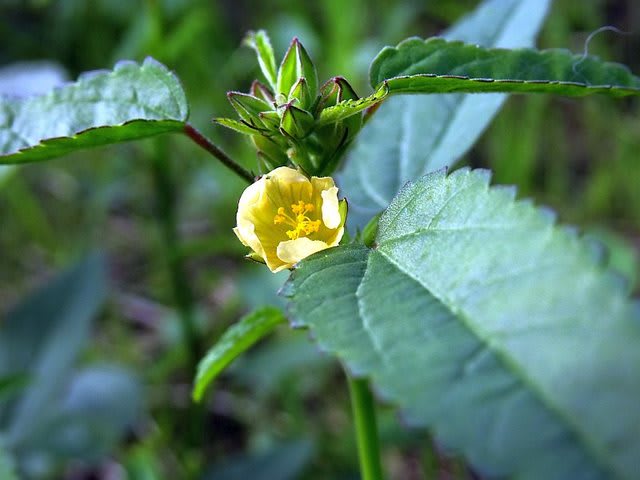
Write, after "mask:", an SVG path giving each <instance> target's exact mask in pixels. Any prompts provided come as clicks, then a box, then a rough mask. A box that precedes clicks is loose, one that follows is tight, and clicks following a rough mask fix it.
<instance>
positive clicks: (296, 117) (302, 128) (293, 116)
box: [280, 103, 315, 139]
mask: <svg viewBox="0 0 640 480" xmlns="http://www.w3.org/2000/svg"><path fill="white" fill-rule="evenodd" d="M314 121H315V119H314V118H313V115H311V114H310V113H309V112H307V111H305V110H302V109H300V108H297V107H294V106H293V105H291V104H290V103H288V104H287V105H285V107H284V110H283V113H282V120H281V122H280V129H281V130H284V131H285V132H286V133H287V134H289V135H291V136H292V137H294V138H297V139H301V138H304V137H306V136H307V135H308V134H309V132H310V131H311V129H312V128H313V123H314Z"/></svg>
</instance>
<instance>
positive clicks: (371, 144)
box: [338, 0, 549, 230]
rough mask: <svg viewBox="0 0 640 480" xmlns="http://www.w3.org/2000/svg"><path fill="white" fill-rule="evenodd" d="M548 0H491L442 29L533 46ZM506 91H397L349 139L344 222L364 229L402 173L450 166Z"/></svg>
mask: <svg viewBox="0 0 640 480" xmlns="http://www.w3.org/2000/svg"><path fill="white" fill-rule="evenodd" d="M548 7H549V1H548V0H490V1H485V2H483V3H482V4H481V5H480V6H479V7H478V8H477V9H476V10H475V11H474V12H473V13H471V14H470V15H469V16H467V17H466V18H464V19H463V20H462V21H460V22H458V23H457V24H456V25H454V26H453V27H452V28H451V29H450V30H448V31H447V32H446V33H445V37H446V38H447V39H449V40H461V41H464V42H467V43H474V44H479V45H484V46H487V47H503V48H517V47H530V46H533V43H534V39H535V36H536V33H537V32H538V29H539V28H540V26H541V25H542V21H543V19H544V17H545V14H546V12H547V10H548ZM506 98H507V96H506V95H505V94H499V93H493V94H483V95H465V94H442V95H397V96H392V97H391V98H388V99H387V100H385V101H384V103H383V104H382V105H381V106H380V108H379V109H378V110H377V112H376V113H375V114H374V115H373V116H372V117H371V118H370V120H369V121H368V122H367V124H366V125H365V126H364V128H363V129H362V130H361V131H360V133H359V134H358V136H357V137H356V138H355V140H354V144H353V146H352V148H351V151H350V152H349V153H348V156H347V159H346V161H345V167H344V170H343V171H342V172H341V173H340V174H339V176H338V184H339V186H340V188H341V189H342V191H343V192H345V194H346V195H347V196H348V198H349V222H348V226H349V228H351V229H354V230H355V229H356V228H360V229H361V228H363V227H364V226H365V225H366V224H367V222H368V221H369V220H370V219H371V218H372V217H373V216H374V215H376V214H377V213H379V212H381V211H382V210H383V209H385V208H386V207H387V205H389V202H391V200H392V199H393V197H394V196H395V194H396V193H397V192H398V191H399V190H400V188H402V186H403V185H404V184H405V183H406V182H407V181H409V180H414V179H416V178H418V177H420V176H421V175H424V174H425V173H429V172H432V171H434V170H438V169H440V168H442V167H444V166H451V165H453V164H454V163H455V162H456V161H457V160H458V159H459V158H460V157H461V156H462V155H464V153H465V152H466V151H467V150H468V149H469V148H470V147H471V146H472V145H473V144H474V143H475V141H476V140H477V139H478V137H479V136H480V135H481V134H482V132H483V131H484V129H485V128H486V127H487V125H489V123H490V121H491V119H492V118H493V116H494V115H495V114H496V113H497V112H498V110H499V109H500V107H501V106H502V104H503V102H504V101H505V99H506Z"/></svg>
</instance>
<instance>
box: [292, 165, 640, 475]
mask: <svg viewBox="0 0 640 480" xmlns="http://www.w3.org/2000/svg"><path fill="white" fill-rule="evenodd" d="M344 271H350V272H352V273H351V274H350V276H349V275H347V277H346V280H345V279H344V278H343V275H342V274H343V273H344ZM329 284H331V285H330V286H329ZM559 286H562V287H559ZM285 291H286V293H287V295H288V296H289V297H290V299H291V300H292V308H291V313H292V315H293V317H294V321H296V322H297V323H298V324H299V325H301V326H307V327H309V328H311V329H312V330H313V334H314V337H315V338H316V339H317V340H318V341H319V343H320V344H321V345H322V347H323V348H324V349H326V350H328V351H329V352H331V353H333V354H334V355H337V356H338V357H339V358H340V359H341V360H342V361H343V362H345V363H346V364H347V366H348V368H350V369H351V370H353V371H354V372H355V373H356V374H359V375H365V376H370V377H371V378H372V381H373V384H374V385H375V387H376V388H377V390H378V392H379V393H380V395H381V396H382V397H383V398H385V399H386V400H388V401H390V402H392V403H395V404H397V405H399V406H400V408H401V410H402V412H403V414H404V416H405V417H406V418H407V420H408V421H409V423H412V424H414V425H418V426H429V427H431V428H432V429H434V430H435V431H436V432H437V436H438V438H439V439H440V440H441V441H443V443H445V444H447V445H449V446H451V447H455V448H459V449H462V450H463V451H464V453H465V454H466V456H467V457H468V458H469V459H470V460H471V462H472V463H473V464H475V465H476V466H477V467H478V468H479V469H480V471H481V472H482V473H486V474H487V475H489V476H493V475H496V476H503V475H504V476H516V477H518V478H520V477H522V478H558V479H560V478H610V477H612V476H613V477H616V478H617V477H619V478H629V479H631V478H634V475H635V473H634V472H635V471H636V468H637V458H638V453H639V452H640V428H639V427H638V425H640V412H638V411H637V409H636V408H634V407H633V405H636V404H637V402H638V400H639V399H640V380H639V379H638V377H637V372H635V371H634V370H635V367H629V368H626V367H622V366H624V365H627V366H630V365H638V364H640V348H638V347H639V346H640V318H639V317H638V312H637V310H634V305H633V303H632V302H630V301H629V299H628V298H627V296H626V291H625V288H624V286H623V285H621V284H620V283H619V282H617V281H616V280H615V277H614V276H612V275H609V273H607V272H606V271H605V270H604V269H603V267H601V266H600V265H599V264H598V259H596V258H594V256H593V252H592V251H590V249H589V247H588V245H587V243H586V242H583V241H582V240H581V239H579V238H578V237H577V236H575V234H572V233H571V232H569V231H567V230H565V229H562V228H559V227H557V226H555V225H554V224H553V218H552V217H550V216H549V215H548V214H547V213H546V212H545V211H543V210H540V209H535V208H533V207H532V206H531V205H530V204H529V203H528V202H514V201H513V190H510V189H504V188H500V187H493V188H489V187H488V175H487V174H486V173H485V172H482V171H473V172H470V171H468V170H466V169H463V170H461V171H458V172H455V173H454V174H452V175H450V176H448V177H445V175H444V173H443V172H436V173H434V174H431V175H428V176H426V177H424V178H423V179H420V180H419V181H417V182H416V183H415V184H410V185H408V186H407V187H406V188H405V189H403V191H402V192H401V193H400V194H399V195H398V197H397V198H396V199H395V200H394V202H393V203H392V205H391V206H390V207H389V209H388V210H387V211H386V212H385V213H384V214H383V216H382V217H381V219H380V224H379V234H378V237H377V248H376V249H374V250H368V249H366V248H365V247H362V246H348V247H338V248H336V249H332V250H329V251H327V252H326V253H325V252H320V253H318V254H316V255H314V256H312V257H310V258H309V259H307V260H305V261H303V262H301V264H300V266H299V268H298V269H297V270H295V271H294V273H293V275H292V277H291V279H290V281H289V284H288V286H287V289H286V290H285ZM337 292H341V294H340V295H338V294H337ZM320 306H322V308H320ZM334 309H335V310H334ZM327 311H329V312H334V311H336V312H338V313H337V314H336V315H335V316H334V315H330V314H329V315H327V313H326V312H327ZM603 385H606V387H603ZM587 399H588V400H587ZM623 439H624V440H623Z"/></svg>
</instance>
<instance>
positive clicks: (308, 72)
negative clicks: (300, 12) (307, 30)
mask: <svg viewBox="0 0 640 480" xmlns="http://www.w3.org/2000/svg"><path fill="white" fill-rule="evenodd" d="M293 42H294V44H295V47H296V56H297V60H298V62H297V63H298V72H297V73H298V77H304V79H305V80H306V82H307V86H308V88H309V92H311V96H312V97H315V96H316V93H317V91H318V72H317V71H316V66H315V65H314V64H313V61H312V60H311V57H309V54H308V53H307V51H306V50H305V48H304V47H303V46H302V43H300V42H299V41H298V39H297V38H296V39H294V40H293Z"/></svg>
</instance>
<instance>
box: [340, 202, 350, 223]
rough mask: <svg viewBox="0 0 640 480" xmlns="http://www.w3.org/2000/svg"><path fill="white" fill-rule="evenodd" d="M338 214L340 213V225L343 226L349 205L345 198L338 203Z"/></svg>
mask: <svg viewBox="0 0 640 480" xmlns="http://www.w3.org/2000/svg"><path fill="white" fill-rule="evenodd" d="M338 212H339V213H340V218H341V219H342V224H343V225H344V224H345V222H346V221H347V213H349V203H347V199H346V198H343V199H342V200H340V201H339V202H338Z"/></svg>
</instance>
